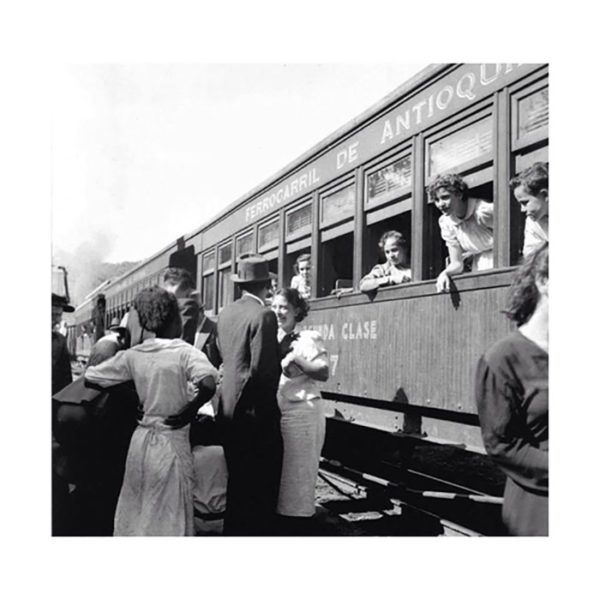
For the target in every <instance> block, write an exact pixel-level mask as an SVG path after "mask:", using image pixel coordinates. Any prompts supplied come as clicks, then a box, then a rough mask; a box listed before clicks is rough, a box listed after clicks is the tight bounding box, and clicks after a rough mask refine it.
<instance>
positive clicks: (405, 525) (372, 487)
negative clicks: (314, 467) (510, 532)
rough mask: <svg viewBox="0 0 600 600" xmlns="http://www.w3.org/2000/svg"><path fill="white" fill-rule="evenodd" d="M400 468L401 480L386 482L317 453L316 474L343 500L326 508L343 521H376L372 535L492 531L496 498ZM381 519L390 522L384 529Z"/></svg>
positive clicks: (459, 533)
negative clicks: (318, 467)
mask: <svg viewBox="0 0 600 600" xmlns="http://www.w3.org/2000/svg"><path fill="white" fill-rule="evenodd" d="M390 466H394V465H391V463H390V464H388V465H386V467H387V468H388V470H389V467H390ZM374 470H376V469H374ZM402 473H403V474H404V478H403V479H402V480H400V479H399V480H397V481H392V480H390V479H386V478H383V477H381V476H379V475H375V474H373V473H367V472H365V471H364V470H358V469H355V468H352V467H350V466H348V465H344V464H342V463H341V462H340V461H337V460H331V459H327V458H322V459H321V466H320V477H321V479H322V480H323V481H325V482H326V483H327V484H328V485H330V486H332V487H333V488H334V489H336V491H337V492H338V493H339V494H342V495H344V496H345V497H346V498H347V502H346V503H343V502H337V503H335V502H334V503H333V506H331V507H330V508H331V509H332V510H339V511H340V512H339V516H340V518H342V519H345V520H350V521H352V520H355V521H360V520H361V519H362V520H365V521H370V520H372V521H375V520H379V521H380V524H379V527H375V528H373V529H374V531H376V533H374V534H375V535H445V536H469V537H470V536H481V535H486V534H488V535H489V534H492V535H493V534H494V533H496V532H495V531H494V529H493V528H491V529H490V527H489V522H490V514H491V513H498V514H499V510H500V506H501V503H502V498H499V497H495V496H490V495H488V494H484V493H482V492H479V491H478V490H475V489H472V488H469V487H466V486H464V485H458V484H456V483H454V482H451V481H447V480H444V479H441V478H439V477H434V476H432V475H429V474H426V473H422V472H419V471H416V470H414V469H407V470H405V471H402ZM432 487H433V488H434V489H431V488H432ZM369 499H371V501H370V502H369ZM361 503H362V504H361ZM344 504H346V505H348V506H349V507H350V508H348V507H346V508H345V507H344ZM356 507H358V508H362V511H361V510H356ZM344 510H346V513H344V512H343V511H344ZM490 511H491V512H490ZM473 517H479V518H473ZM492 520H493V519H492ZM386 522H387V523H389V524H390V527H389V528H388V529H387V530H386ZM419 525H422V531H421V530H419ZM481 525H483V527H482V526H481ZM362 535H368V533H362Z"/></svg>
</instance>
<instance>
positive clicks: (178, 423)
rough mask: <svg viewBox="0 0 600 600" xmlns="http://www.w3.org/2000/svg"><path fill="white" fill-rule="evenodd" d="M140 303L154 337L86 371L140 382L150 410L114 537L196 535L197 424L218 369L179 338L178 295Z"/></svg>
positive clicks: (134, 449)
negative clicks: (193, 431)
mask: <svg viewBox="0 0 600 600" xmlns="http://www.w3.org/2000/svg"><path fill="white" fill-rule="evenodd" d="M134 307H135V309H136V312H137V314H138V316H139V321H140V325H141V326H142V328H143V329H144V330H146V331H149V332H151V333H152V334H153V335H154V337H151V338H148V339H144V341H143V342H142V343H141V344H138V345H136V346H133V347H132V348H130V349H128V350H124V351H121V352H119V353H117V354H116V355H115V356H114V357H113V358H111V359H109V360H107V361H106V362H103V363H101V364H99V365H97V366H92V367H89V368H88V369H87V371H86V373H85V379H86V382H89V383H91V384H96V385H99V386H104V387H107V386H112V385H115V384H117V383H121V382H124V381H133V382H134V384H135V387H136V390H137V393H138V396H139V398H140V404H141V407H142V409H143V414H142V415H141V416H140V418H139V419H138V426H137V429H136V430H135V432H134V433H133V437H132V438H131V443H130V445H129V451H128V454H127V463H126V466H125V476H124V480H123V486H122V488H121V493H120V495H119V501H118V504H117V511H116V514H115V528H114V535H193V534H194V521H193V516H194V515H193V503H192V490H193V477H194V475H193V473H194V471H193V464H192V453H191V449H190V442H189V428H190V426H189V423H190V421H191V419H192V417H193V415H194V414H195V413H196V412H197V410H198V407H199V406H200V405H202V404H204V403H205V402H207V401H208V400H209V399H210V398H211V397H212V396H213V394H214V391H215V379H216V376H217V372H216V370H215V369H214V367H213V366H212V365H211V364H210V363H209V362H208V359H207V358H206V356H205V355H204V354H203V353H202V352H201V351H200V350H197V349H196V348H194V347H193V346H191V345H190V344H188V343H186V342H184V341H183V340H181V339H176V338H177V337H178V336H179V335H180V334H181V319H180V317H179V309H178V306H177V299H176V298H175V296H174V295H173V294H171V293H169V292H167V291H166V290H164V289H162V288H159V287H156V286H154V287H150V288H148V289H145V290H142V291H141V292H140V293H139V294H138V295H137V296H136V297H135V299H134ZM188 386H190V387H191V389H193V398H190V396H191V393H190V391H189V390H190V388H189V387H188Z"/></svg>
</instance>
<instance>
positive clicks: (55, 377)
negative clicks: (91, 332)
mask: <svg viewBox="0 0 600 600" xmlns="http://www.w3.org/2000/svg"><path fill="white" fill-rule="evenodd" d="M71 381H73V375H72V373H71V356H70V355H69V350H68V349H67V340H66V338H65V336H64V335H62V334H61V333H58V332H57V331H53V332H52V393H53V394H54V393H55V392H58V391H59V390H62V388H64V387H65V386H66V385H69V383H71Z"/></svg>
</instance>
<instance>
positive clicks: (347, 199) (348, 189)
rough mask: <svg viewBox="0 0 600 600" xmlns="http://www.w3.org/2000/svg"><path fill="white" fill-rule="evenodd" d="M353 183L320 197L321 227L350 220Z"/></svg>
mask: <svg viewBox="0 0 600 600" xmlns="http://www.w3.org/2000/svg"><path fill="white" fill-rule="evenodd" d="M355 197H356V189H355V186H354V182H350V183H345V184H343V185H342V186H338V187H336V188H335V189H334V190H332V191H330V192H327V193H326V194H323V195H322V196H321V227H326V226H328V225H332V224H333V223H339V222H340V221H343V220H345V219H349V218H352V217H353V216H354V210H355Z"/></svg>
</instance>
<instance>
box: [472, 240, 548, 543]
mask: <svg viewBox="0 0 600 600" xmlns="http://www.w3.org/2000/svg"><path fill="white" fill-rule="evenodd" d="M548 282H549V278H548V244H544V245H543V246H542V247H540V248H539V249H538V250H537V251H535V252H534V253H533V254H531V255H530V256H528V258H527V259H526V260H525V262H524V263H523V265H521V267H520V268H519V270H518V271H517V274H516V278H515V281H514V282H513V285H512V287H511V289H510V292H509V299H508V306H507V308H506V310H505V311H504V312H506V314H507V316H508V318H509V319H511V320H512V321H514V322H515V323H516V324H517V326H518V329H517V330H515V331H514V332H512V333H511V334H510V335H508V336H507V337H505V338H504V339H502V340H500V341H499V342H497V343H496V344H494V345H493V346H492V347H491V348H490V349H489V350H488V351H487V352H486V353H485V354H484V355H483V356H482V357H481V358H480V360H479V364H478V365H477V373H476V383H475V396H476V401H477V408H478V411H479V420H480V423H481V430H482V435H483V442H484V444H485V448H486V450H487V452H488V454H489V455H490V456H491V457H492V458H493V459H494V461H495V462H496V463H497V464H498V466H499V467H500V468H501V469H502V470H503V471H504V472H505V473H506V475H507V480H506V487H505V490H504V505H503V509H502V517H503V520H504V523H505V524H506V527H507V530H508V532H509V533H510V534H511V535H548Z"/></svg>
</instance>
